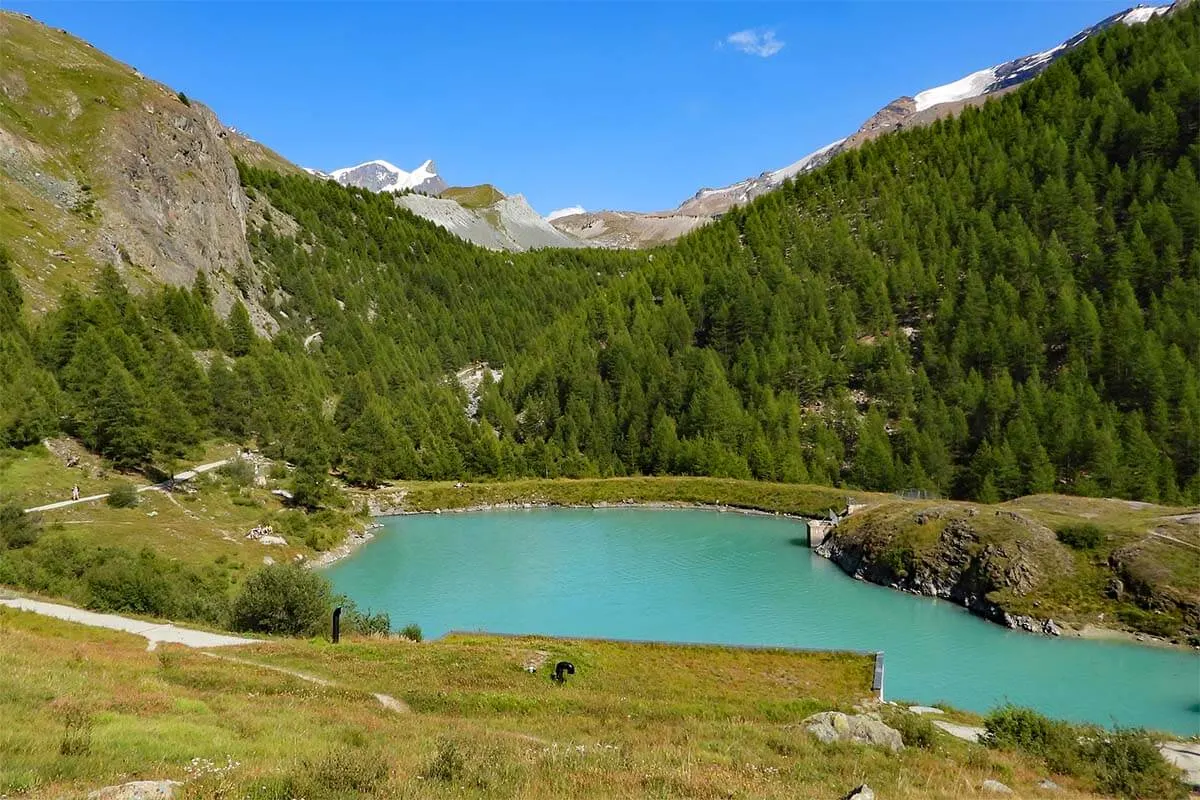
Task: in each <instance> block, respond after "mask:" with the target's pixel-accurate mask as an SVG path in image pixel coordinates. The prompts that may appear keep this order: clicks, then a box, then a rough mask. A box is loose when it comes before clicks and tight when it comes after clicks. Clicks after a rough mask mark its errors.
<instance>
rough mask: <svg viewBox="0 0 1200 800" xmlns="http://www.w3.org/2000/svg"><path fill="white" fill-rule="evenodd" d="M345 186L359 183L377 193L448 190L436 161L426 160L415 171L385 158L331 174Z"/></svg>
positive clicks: (363, 187)
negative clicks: (403, 167) (403, 168)
mask: <svg viewBox="0 0 1200 800" xmlns="http://www.w3.org/2000/svg"><path fill="white" fill-rule="evenodd" d="M329 177H331V178H333V179H334V180H335V181H337V182H338V183H340V184H342V185H343V186H357V187H359V188H361V189H370V190H371V191H373V192H402V191H405V190H408V189H411V190H412V191H414V192H421V193H422V194H429V195H437V194H441V193H442V192H443V191H445V189H446V182H445V181H444V180H442V176H441V175H439V174H438V171H437V166H436V165H435V164H434V163H433V161H432V160H426V161H425V162H424V163H423V164H421V166H419V167H417V168H416V169H414V170H413V171H412V172H408V171H406V170H402V169H400V168H399V167H397V166H396V165H395V164H392V163H391V162H389V161H384V160H383V159H381V158H377V159H374V160H372V161H365V162H363V163H362V164H358V165H356V166H353V167H342V168H341V169H335V170H333V171H332V172H330V173H329Z"/></svg>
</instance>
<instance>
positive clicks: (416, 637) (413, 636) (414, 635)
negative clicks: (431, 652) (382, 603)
mask: <svg viewBox="0 0 1200 800" xmlns="http://www.w3.org/2000/svg"><path fill="white" fill-rule="evenodd" d="M400 635H401V636H403V637H404V638H405V639H409V640H411V641H414V642H419V641H421V638H422V636H421V626H420V625H418V624H417V623H415V622H410V623H408V624H407V625H405V626H404V627H403V628H401V629H400Z"/></svg>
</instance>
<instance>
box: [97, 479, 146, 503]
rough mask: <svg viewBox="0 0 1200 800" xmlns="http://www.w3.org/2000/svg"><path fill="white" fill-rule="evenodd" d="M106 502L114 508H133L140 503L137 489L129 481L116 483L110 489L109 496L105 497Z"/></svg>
mask: <svg viewBox="0 0 1200 800" xmlns="http://www.w3.org/2000/svg"><path fill="white" fill-rule="evenodd" d="M104 502H105V503H108V504H109V505H110V506H112V507H113V508H133V507H134V506H136V505H137V504H138V495H137V489H135V488H134V487H133V484H132V483H129V482H128V481H121V482H120V483H114V484H113V485H112V488H111V489H109V490H108V497H106V498H104Z"/></svg>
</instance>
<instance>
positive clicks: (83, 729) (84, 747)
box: [58, 705, 92, 756]
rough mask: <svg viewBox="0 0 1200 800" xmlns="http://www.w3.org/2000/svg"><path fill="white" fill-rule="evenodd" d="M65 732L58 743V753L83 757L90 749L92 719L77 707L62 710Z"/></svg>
mask: <svg viewBox="0 0 1200 800" xmlns="http://www.w3.org/2000/svg"><path fill="white" fill-rule="evenodd" d="M62 721H63V726H64V728H65V730H64V731H63V738H62V740H61V741H60V742H59V743H58V752H59V754H60V755H64V756H85V755H87V754H88V753H89V752H90V751H91V749H92V717H91V715H90V714H88V713H87V711H85V710H84V709H82V708H79V707H78V706H74V705H72V706H68V707H66V708H65V709H63V710H62Z"/></svg>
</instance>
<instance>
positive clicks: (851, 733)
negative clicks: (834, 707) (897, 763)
mask: <svg viewBox="0 0 1200 800" xmlns="http://www.w3.org/2000/svg"><path fill="white" fill-rule="evenodd" d="M801 724H802V725H803V726H804V729H805V730H807V731H808V732H809V733H811V734H812V735H813V736H816V737H817V738H818V739H820V740H821V741H822V742H825V743H826V744H829V743H831V742H856V743H858V744H869V745H875V746H878V747H886V748H887V749H888V750H891V751H892V752H893V753H895V752H899V751H900V750H903V749H904V739H903V738H901V736H900V731H898V730H896V729H895V728H892V727H889V726H887V725H885V724H883V723H882V722H880V721H879V720H877V719H874V718H872V717H868V716H865V715H862V714H853V715H851V714H843V713H841V712H840V711H822V712H821V713H820V714H813V715H812V716H811V717H808V718H807V719H805V720H804V722H803V723H801Z"/></svg>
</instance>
